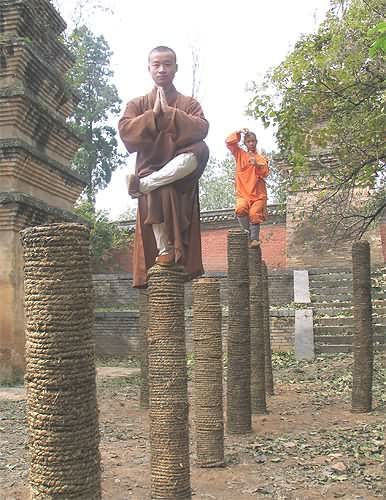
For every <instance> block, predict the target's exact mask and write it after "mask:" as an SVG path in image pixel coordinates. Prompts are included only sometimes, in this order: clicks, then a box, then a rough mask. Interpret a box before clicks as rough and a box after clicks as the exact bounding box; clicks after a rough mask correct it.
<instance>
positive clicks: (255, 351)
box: [249, 248, 267, 415]
mask: <svg viewBox="0 0 386 500" xmlns="http://www.w3.org/2000/svg"><path fill="white" fill-rule="evenodd" d="M249 319H250V332H251V409H252V413H257V414H259V415H262V414H265V413H267V404H266V396H265V351H264V344H265V342H264V316H263V281H262V272H261V249H260V248H257V249H254V248H251V249H249Z"/></svg>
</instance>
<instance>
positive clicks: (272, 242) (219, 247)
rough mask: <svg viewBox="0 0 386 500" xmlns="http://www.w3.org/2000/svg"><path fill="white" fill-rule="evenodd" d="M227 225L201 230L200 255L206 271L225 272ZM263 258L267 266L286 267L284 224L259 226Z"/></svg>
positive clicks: (274, 267)
mask: <svg viewBox="0 0 386 500" xmlns="http://www.w3.org/2000/svg"><path fill="white" fill-rule="evenodd" d="M228 230H229V227H223V228H219V229H216V228H215V227H210V228H205V227H204V228H203V229H202V231H201V244H202V257H203V263H204V269H205V271H206V272H209V273H210V272H213V271H217V272H226V271H227V269H228V265H227V237H228ZM260 238H261V240H262V248H263V259H264V260H265V261H266V263H267V265H268V267H269V268H273V269H277V268H284V267H286V229H285V225H284V224H272V225H271V224H267V225H263V226H262V227H261V233H260Z"/></svg>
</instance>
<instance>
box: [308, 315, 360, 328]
mask: <svg viewBox="0 0 386 500" xmlns="http://www.w3.org/2000/svg"><path fill="white" fill-rule="evenodd" d="M314 319H315V326H320V327H322V326H330V325H331V326H352V325H353V324H354V318H353V317H352V316H335V317H334V316H332V317H328V318H327V317H321V318H318V317H317V316H314Z"/></svg>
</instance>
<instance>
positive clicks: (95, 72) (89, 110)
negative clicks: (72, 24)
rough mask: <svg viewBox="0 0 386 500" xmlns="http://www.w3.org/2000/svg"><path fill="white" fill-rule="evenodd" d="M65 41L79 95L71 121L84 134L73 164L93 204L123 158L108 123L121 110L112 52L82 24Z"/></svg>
mask: <svg viewBox="0 0 386 500" xmlns="http://www.w3.org/2000/svg"><path fill="white" fill-rule="evenodd" d="M68 43H69V47H70V49H71V51H72V52H73V54H74V56H75V58H76V62H75V65H74V67H73V68H72V70H71V72H70V74H69V80H70V85H71V86H72V87H73V88H74V89H75V90H76V92H77V94H78V96H79V103H78V105H77V107H76V108H75V110H74V113H73V115H72V117H71V123H72V125H73V127H74V129H75V131H76V132H78V133H79V134H81V136H82V137H83V142H82V145H81V148H80V149H79V151H78V153H77V154H76V155H75V157H74V161H73V167H74V169H75V170H76V171H77V172H79V173H80V174H82V175H83V176H85V178H86V179H87V188H86V192H85V194H86V197H87V200H88V201H89V203H91V204H92V205H94V204H95V195H96V193H97V192H98V191H99V190H100V189H103V188H105V187H106V186H107V185H108V183H109V182H110V180H111V174H112V172H113V171H114V170H116V169H117V168H118V167H119V166H120V165H121V164H122V163H123V158H124V157H125V155H122V154H120V153H119V152H118V142H117V138H116V135H117V133H116V129H115V128H114V127H112V126H110V125H109V124H108V123H109V119H111V118H112V117H114V116H116V115H118V113H119V112H120V105H121V100H120V98H119V96H118V92H117V89H116V87H115V85H113V84H112V83H111V78H112V76H113V72H112V71H111V69H110V62H111V55H112V53H111V51H110V49H109V46H108V44H107V42H106V40H105V39H104V37H103V36H96V35H94V34H93V33H92V32H91V31H90V30H89V29H88V28H87V27H86V26H81V27H79V28H75V29H74V31H73V32H72V33H71V34H70V35H69V38H68Z"/></svg>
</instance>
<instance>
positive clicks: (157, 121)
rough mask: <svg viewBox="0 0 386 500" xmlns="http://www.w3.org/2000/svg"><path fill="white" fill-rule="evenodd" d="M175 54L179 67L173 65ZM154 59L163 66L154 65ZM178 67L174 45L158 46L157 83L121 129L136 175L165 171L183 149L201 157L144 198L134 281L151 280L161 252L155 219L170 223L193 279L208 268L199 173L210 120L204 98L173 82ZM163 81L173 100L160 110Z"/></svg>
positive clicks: (179, 258)
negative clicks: (179, 88) (188, 94)
mask: <svg viewBox="0 0 386 500" xmlns="http://www.w3.org/2000/svg"><path fill="white" fill-rule="evenodd" d="M171 56H172V57H171ZM168 58H169V61H168V60H167V59H168ZM170 58H171V59H172V63H174V67H173V66H172V67H169V66H170ZM164 60H166V63H165V61H164ZM154 62H155V63H156V64H158V68H155V69H154V68H153V67H152V64H153V63H154ZM176 70H177V65H176V63H175V54H174V52H173V51H172V50H171V49H168V48H166V47H157V48H156V49H153V50H152V51H151V52H150V56H149V71H150V73H151V76H152V78H153V80H154V82H155V83H156V85H157V87H156V88H154V89H153V90H152V92H150V93H149V94H147V95H145V96H142V97H138V98H136V99H133V100H132V101H130V102H129V103H128V104H127V106H126V109H125V112H124V114H123V116H122V118H121V119H120V121H119V127H118V128H119V133H120V136H121V139H122V141H123V142H124V144H125V146H126V149H127V151H128V152H129V153H133V152H136V153H137V161H136V176H138V178H139V179H141V178H144V177H146V176H148V175H150V174H152V173H153V172H156V171H159V170H160V169H162V167H164V166H165V164H166V163H167V162H169V161H170V160H171V159H173V158H175V157H176V156H177V155H179V154H182V153H193V154H194V155H195V157H196V159H197V167H196V168H195V169H194V171H193V172H192V173H190V174H189V175H187V176H186V177H184V178H182V179H180V180H178V181H176V182H172V183H170V184H168V185H164V186H162V187H159V188H157V189H155V190H153V191H151V192H147V193H146V194H143V195H142V196H140V197H139V198H138V210H137V223H136V232H135V242H134V265H133V286H134V287H144V286H146V284H147V270H148V269H149V268H150V267H152V266H153V265H154V263H155V261H156V258H157V254H158V249H157V245H156V240H155V236H154V232H153V228H152V225H153V224H161V223H165V229H166V233H167V238H168V241H169V242H170V243H171V244H172V246H173V247H174V248H173V262H175V263H178V264H182V265H183V266H184V268H185V271H186V273H187V275H188V277H189V278H190V279H192V278H195V277H197V276H199V275H201V274H203V272H204V270H203V266H202V257H201V235H200V211H199V200H198V179H199V177H200V176H201V174H202V172H203V171H204V168H205V166H206V163H207V160H208V156H209V151H208V147H207V146H206V144H205V143H204V142H203V139H204V138H205V137H206V135H207V133H208V122H207V121H206V119H205V117H204V114H203V112H202V109H201V106H200V105H199V103H198V102H197V101H196V100H195V99H194V98H192V97H186V96H184V95H182V94H180V93H179V92H177V90H176V89H175V87H174V86H173V84H172V81H173V78H174V74H175V72H176ZM158 87H162V88H163V91H164V94H163V95H164V97H166V101H167V106H166V104H165V103H164V105H163V109H162V110H161V111H159V112H155V111H154V110H155V109H156V108H157V104H156V100H157V99H158V98H157V93H158Z"/></svg>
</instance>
